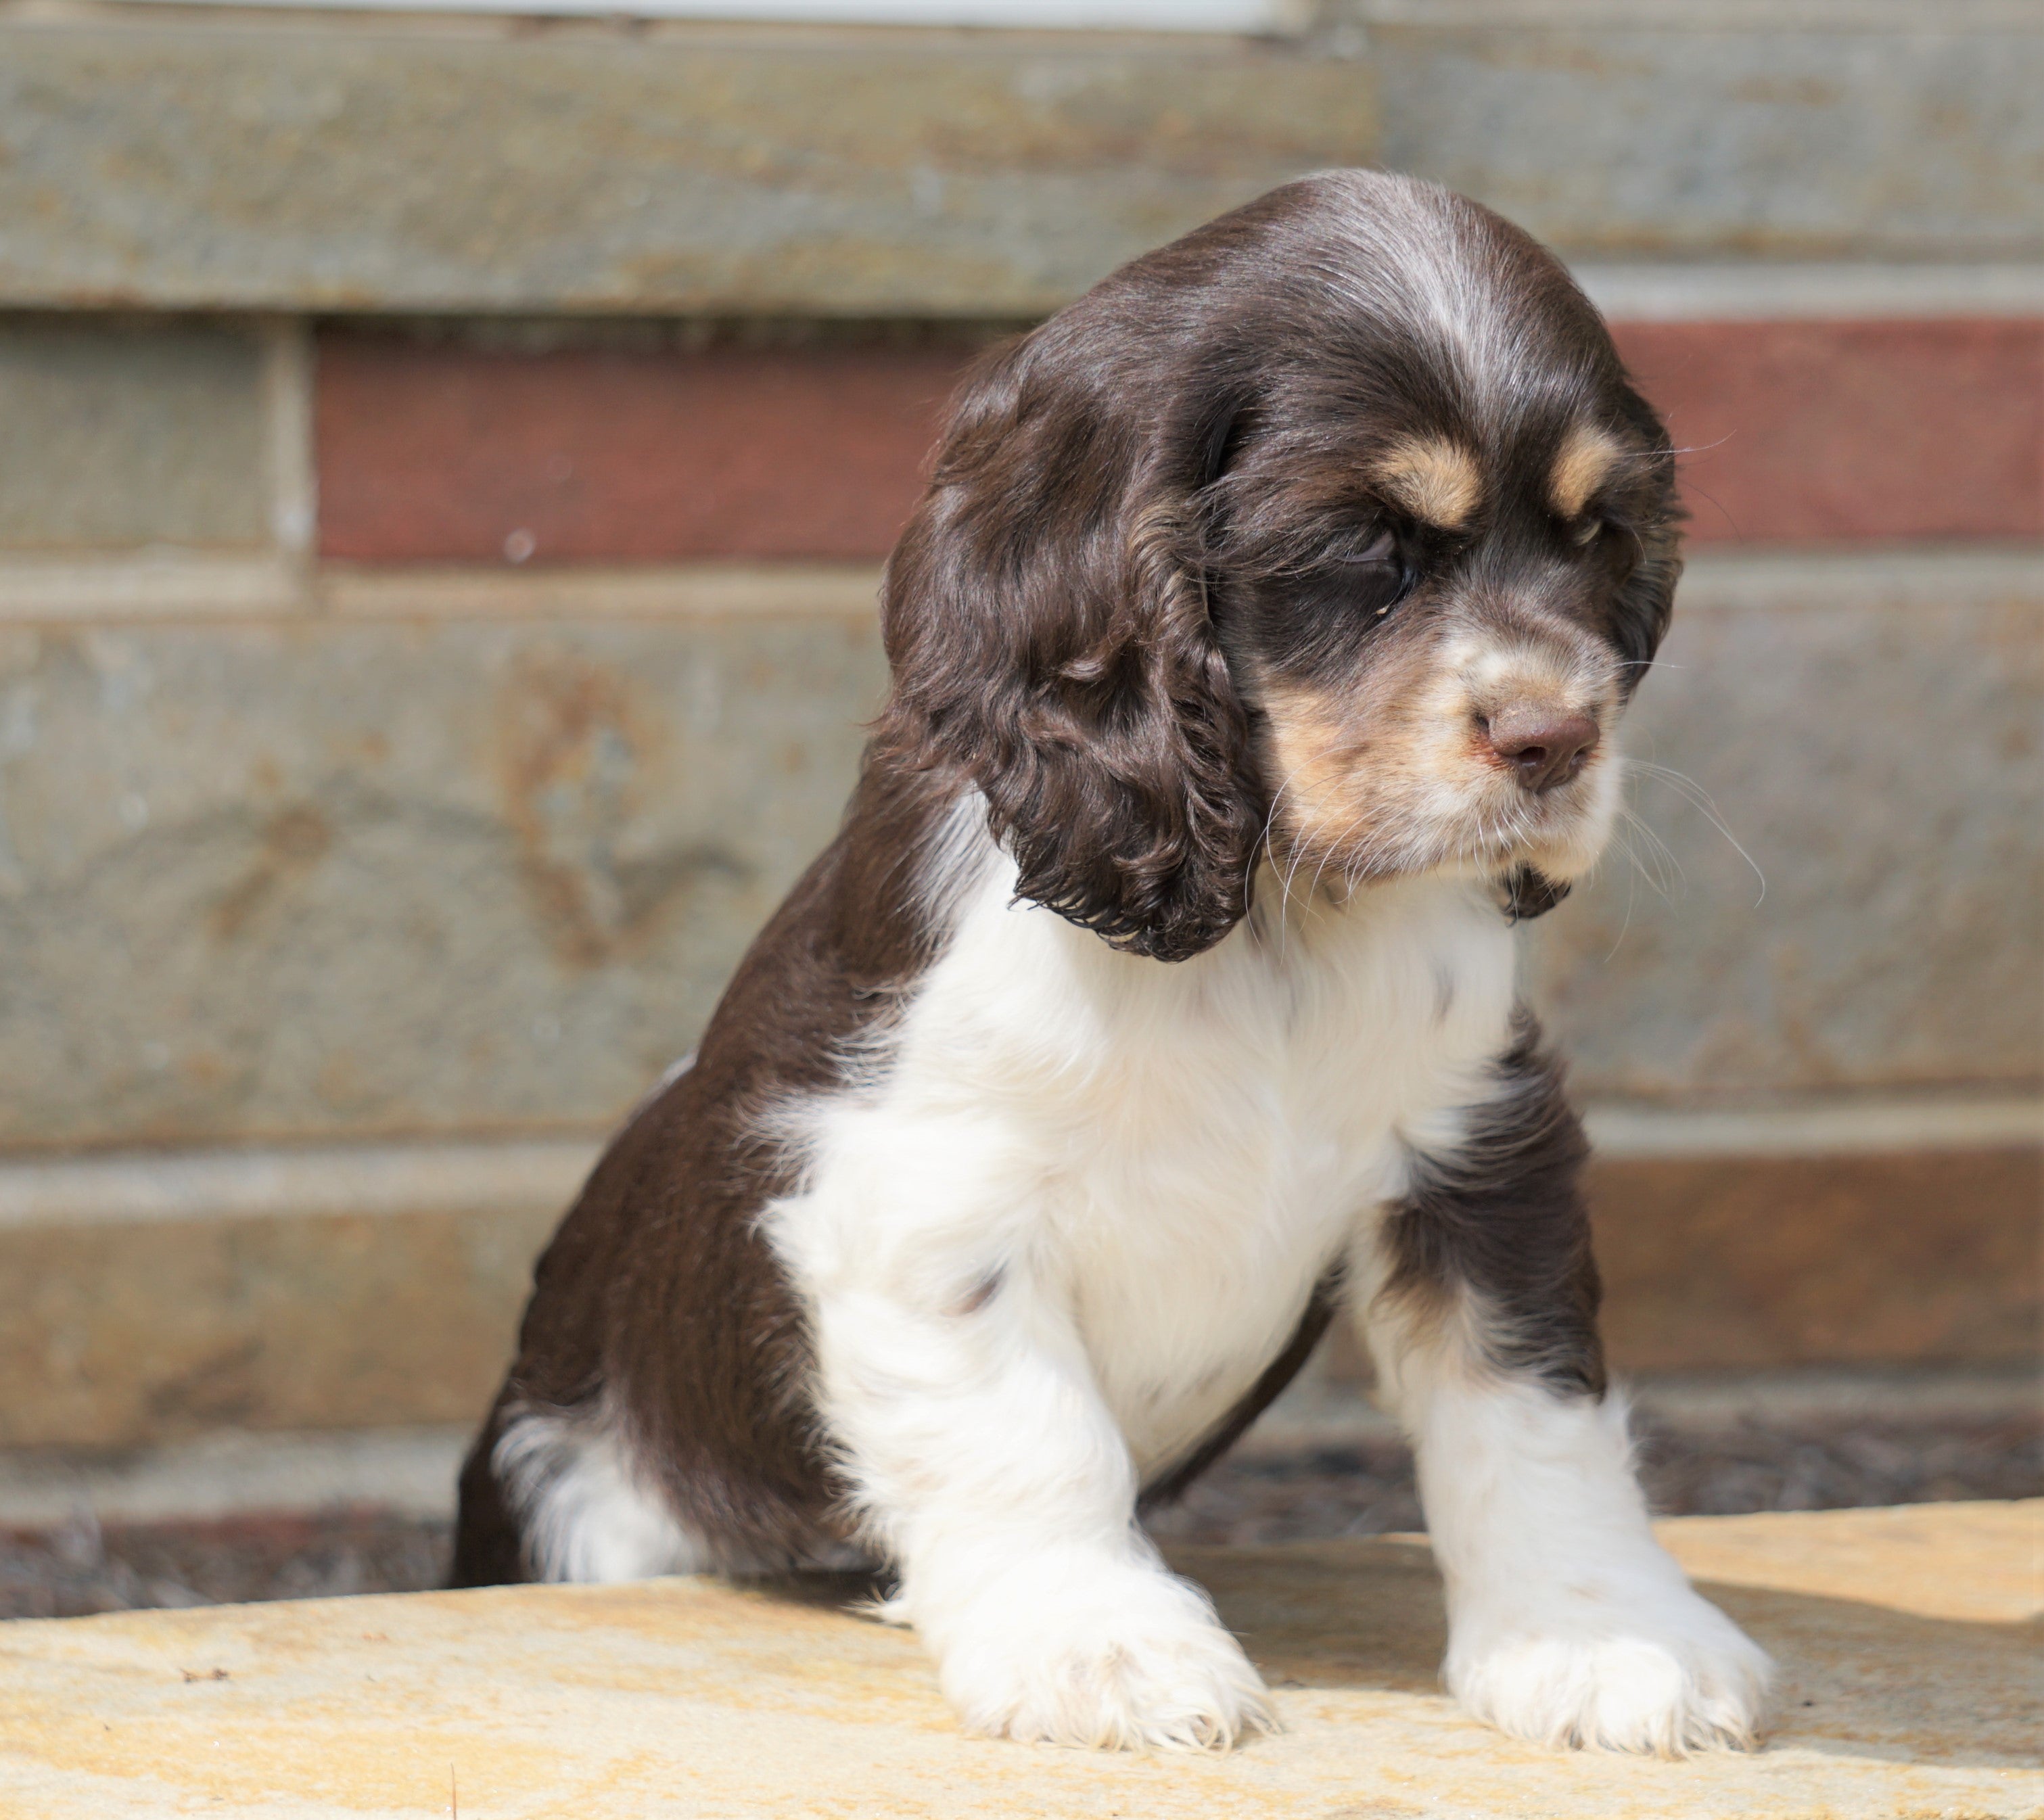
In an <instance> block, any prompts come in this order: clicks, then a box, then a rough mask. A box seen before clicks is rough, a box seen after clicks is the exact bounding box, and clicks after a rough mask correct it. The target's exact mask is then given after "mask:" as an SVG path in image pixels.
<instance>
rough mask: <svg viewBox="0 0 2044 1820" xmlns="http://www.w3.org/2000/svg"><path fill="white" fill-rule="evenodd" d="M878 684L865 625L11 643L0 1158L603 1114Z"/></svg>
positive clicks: (733, 956)
mask: <svg viewBox="0 0 2044 1820" xmlns="http://www.w3.org/2000/svg"><path fill="white" fill-rule="evenodd" d="M881 685H882V662H881V656H880V652H879V648H878V632H877V630H876V628H874V624H873V623H872V621H871V620H870V618H868V617H865V616H859V617H847V616H827V617H823V618H802V617H800V616H796V617H789V618H778V617H770V616H738V617H732V618H699V619H693V620H683V621H680V622H675V621H667V622H662V621H659V620H647V621H607V622H601V623H596V624H578V623H573V622H562V621H549V620H537V621H534V620H506V621H503V622H498V623H490V622H484V621H478V620H455V621H419V620H398V619H390V620H375V621H362V622H356V623H349V624H340V623H334V622H327V623H324V624H310V623H307V624H298V625H287V624H259V625H239V626H237V625H231V624H218V625H211V626H206V625H193V626H184V627H171V628H156V627H147V626H133V627H127V628H110V627H94V628H38V629H33V630H29V629H17V630H15V631H13V632H0V1145H5V1146H16V1147H18V1146H60V1145H79V1144H94V1143H107V1142H121V1143H136V1142H143V1143H149V1142H192V1141H195V1140H206V1139H211V1138H219V1137H232V1138H235V1139H237V1140H240V1141H247V1140H250V1139H255V1138H265V1137H273V1138H274V1137H282V1136H305V1135H323V1134H329V1133H340V1132H345V1133H348V1134H352V1135H367V1134H391V1133H421V1132H428V1133H430V1132H436V1131H448V1130H451V1129H460V1130H468V1131H501V1130H503V1129H504V1128H505V1127H511V1126H518V1127H527V1126H531V1127H542V1128H552V1129H555V1130H563V1129H566V1130H570V1131H594V1130H595V1129H596V1128H597V1127H605V1126H607V1125H608V1124H609V1123H610V1122H611V1121H613V1119H615V1118H616V1117H617V1115H619V1114H620V1113H621V1112H622V1111H623V1110H624V1108H625V1107H627V1106H628V1105H629V1104H631V1102H632V1100H634V1099H635V1098H636V1096H638V1094H639V1093H640V1092H641V1091H642V1090H643V1089H644V1087H645V1085H646V1084H647V1082H648V1081H651V1079H652V1078H653V1077H655V1075H657V1074H658V1073H659V1072H660V1071H661V1069H663V1068H664V1067H666V1066H667V1064H668V1063H669V1062H671V1061H672V1060H673V1059H674V1058H675V1057H676V1056H678V1055H679V1054H682V1053H683V1052H684V1051H685V1050H687V1049H688V1048H689V1047H690V1045H691V1044H692V1043H693V1042H694V1039H695V1035H696V1033H697V1031H698V1030H699V1029H700V1027H701V1023H702V1021H703V1019H705V1017H706V1016H708V1014H709V1010H710V1008H711V1006H712V1005H713V1004H714V1002H715V1001H716V999H717V996H718V994H719V993H720V992H721V991H722V989H723V987H724V981H725V980H726V978H727V977H728V974H729V973H730V971H731V970H732V967H733V966H735V965H736V962H737V959H738V958H739V956H740V954H741V953H742V952H743V949H744V947H745V945H746V944H747V942H748V941H749V940H750V939H751V936H752V934H753V932H754V931H755V929H756V928H757V927H758V926H759V924H760V923H762V922H763V921H764V920H765V919H766V917H767V914H768V913H769V912H770V911H771V910H772V908H774V904H776V903H778V900H780V898H781V897H782V894H783V893H785V892H786V889H787V888H788V886H789V885H790V884H791V883H792V882H793V879H794V878H795V877H796V876H797V874H798V873H799V872H800V871H801V869H802V868H803V867H804V866H806V865H807V864H808V863H809V861H810V860H811V859H812V858H813V857H814V856H815V855H816V853H817V852H818V851H819V850H820V849H821V848H822V847H823V846H824V844H825V843H826V842H827V841H828V839H829V838H830V835H831V834H832V831H833V830H834V829H835V827H836V824H837V822H838V820H839V816H840V812H841V811H842V808H843V801H844V798H845V796H846V793H847V790H848V789H849V787H850V785H851V779H852V776H853V774H854V771H855V767H856V763H857V759H858V754H859V747H860V744H861V739H862V735H861V733H860V731H859V727H860V723H861V721H862V720H863V719H864V718H865V717H866V716H868V715H870V713H871V712H872V711H873V710H874V708H875V707H876V706H877V705H878V701H879V696H880V690H881Z"/></svg>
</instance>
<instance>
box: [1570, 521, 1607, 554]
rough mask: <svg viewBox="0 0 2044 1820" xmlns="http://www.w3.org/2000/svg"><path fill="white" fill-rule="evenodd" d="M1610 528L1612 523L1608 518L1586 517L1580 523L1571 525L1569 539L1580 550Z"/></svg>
mask: <svg viewBox="0 0 2044 1820" xmlns="http://www.w3.org/2000/svg"><path fill="white" fill-rule="evenodd" d="M1610 528H1611V524H1610V522H1609V520H1606V519H1602V518H1585V519H1584V520H1582V521H1581V523H1580V524H1572V525H1570V526H1569V542H1570V543H1573V544H1574V545H1575V547H1577V549H1578V550H1581V549H1583V548H1585V547H1587V546H1588V545H1589V544H1592V543H1595V542H1596V540H1597V539H1599V538H1600V537H1601V536H1603V535H1604V533H1605V532H1607V531H1608V530H1609V529H1610Z"/></svg>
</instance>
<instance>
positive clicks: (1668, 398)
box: [1618, 321, 2044, 544]
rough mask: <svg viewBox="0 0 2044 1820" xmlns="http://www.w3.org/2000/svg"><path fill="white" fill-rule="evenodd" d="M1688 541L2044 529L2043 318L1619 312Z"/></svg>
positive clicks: (1897, 537) (2020, 533) (1863, 538)
mask: <svg viewBox="0 0 2044 1820" xmlns="http://www.w3.org/2000/svg"><path fill="white" fill-rule="evenodd" d="M1618 344H1619V352H1620V353H1621V354H1622V355H1623V356H1624V358H1625V361H1626V363H1627V366H1628V367H1631V369H1632V371H1633V374H1634V375H1635V378H1637V380H1638V382H1639V386H1640V389H1641V390H1642V391H1643V392H1644V393H1645V394H1646V396H1647V397H1649V398H1650V399H1652V400H1653V401H1654V404H1655V405H1658V407H1659V409H1660V410H1661V412H1662V415H1663V416H1664V417H1666V420H1667V422H1668V428H1669V432H1670V433H1671V434H1672V435H1673V437H1674V440H1675V444H1676V446H1677V447H1678V448H1681V449H1685V450H1688V451H1692V452H1690V453H1688V454H1685V455H1683V456H1682V457H1681V463H1680V465H1681V473H1682V481H1683V494H1684V501H1685V504H1686V505H1688V507H1689V513H1690V522H1689V537H1690V539H1691V541H1692V543H1821V542H1826V541H1831V542H1850V543H1862V544H1864V543H1908V542H1911V541H1914V542H1918V543H1924V542H1935V541H1938V540H1941V539H1965V538H1987V539H1992V538H2001V539H2018V538H2031V539H2034V538H2037V537H2039V536H2044V323H2038V322H2034V321H2032V322H2023V321H2000V322H1968V321H1942V322H1741V323H1727V322H1693V323H1632V324H1620V325H1619V328H1618Z"/></svg>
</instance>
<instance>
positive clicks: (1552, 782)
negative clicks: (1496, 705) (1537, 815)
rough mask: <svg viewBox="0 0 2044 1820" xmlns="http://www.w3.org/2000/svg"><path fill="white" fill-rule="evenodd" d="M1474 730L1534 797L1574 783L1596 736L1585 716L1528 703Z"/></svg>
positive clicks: (1520, 703)
mask: <svg viewBox="0 0 2044 1820" xmlns="http://www.w3.org/2000/svg"><path fill="white" fill-rule="evenodd" d="M1477 725H1478V726H1479V727H1480V728H1481V729H1482V731H1483V735H1484V737H1485V739H1487V740H1488V741H1489V743H1490V749H1491V751H1493V752H1494V753H1496V755H1497V757H1498V758H1499V760H1500V762H1502V763H1503V764H1504V766H1505V768H1506V769H1507V770H1509V771H1511V772H1512V774H1514V775H1515V776H1516V778H1518V780H1519V781H1520V785H1522V786H1523V788H1525V789H1527V790H1529V791H1531V793H1533V794H1534V795H1535V796H1538V795H1540V794H1541V793H1543V792H1545V791H1547V790H1551V789H1555V788H1557V787H1558V785H1562V784H1566V783H1569V782H1571V781H1573V780H1574V778H1576V777H1577V775H1579V774H1581V770H1582V768H1583V766H1585V764H1587V763H1588V762H1589V756H1590V754H1591V753H1593V752H1594V751H1596V745H1597V740H1598V739H1599V738H1600V731H1599V728H1598V727H1597V724H1596V721H1594V720H1592V719H1591V718H1590V716H1589V715H1587V714H1580V713H1575V714H1572V713H1568V712H1565V711H1563V710H1562V708H1558V707H1557V706H1555V705H1552V704H1548V703H1543V702H1539V701H1513V702H1510V703H1508V704H1507V705H1505V706H1504V708H1500V710H1499V711H1498V712H1496V713H1495V714H1493V715H1491V716H1489V717H1488V718H1483V717H1479V719H1478V721H1477Z"/></svg>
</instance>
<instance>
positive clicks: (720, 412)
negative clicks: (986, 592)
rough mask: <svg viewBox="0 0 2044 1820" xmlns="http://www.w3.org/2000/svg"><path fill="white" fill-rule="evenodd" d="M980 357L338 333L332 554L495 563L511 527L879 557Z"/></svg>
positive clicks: (539, 533)
mask: <svg viewBox="0 0 2044 1820" xmlns="http://www.w3.org/2000/svg"><path fill="white" fill-rule="evenodd" d="M968 358H969V356H968V355H966V353H965V352H964V351H961V350H959V349H957V348H942V349H928V348H889V347H851V348H844V347H837V348H797V349H790V348H782V349H744V348H717V349H712V350H709V351H704V352H701V353H643V352H624V351H601V350H591V349H575V350H567V351H552V352H545V353H535V354H521V353H505V352H498V351H477V350H474V349H471V348H460V347H446V346H444V345H435V344H431V343H425V342H419V341H414V340H407V339H402V338H399V337H397V336H375V335H362V334H356V333H344V334H334V335H330V336H326V337H325V338H323V339H322V340H321V344H320V351H319V372H318V388H317V428H316V442H317V459H318V463H319V493H320V536H319V546H320V551H321V554H322V555H326V556H330V557H338V558H344V559H351V560H354V561H358V562H467V563H490V562H501V561H504V560H505V557H506V554H507V545H509V548H511V549H513V550H515V549H518V548H520V547H528V550H529V555H530V558H531V559H534V560H537V561H540V562H621V563H635V562H676V561H685V560H688V559H705V558H718V557H723V558H776V557H786V558H803V557H808V558H818V559H824V558H857V557H878V556H881V555H885V554H886V551H887V550H888V548H889V547H890V546H891V545H892V543H893V541H894V539H895V537H896V536H897V533H898V532H900V530H901V526H902V524H903V523H904V522H905V520H906V519H907V517H908V516H909V512H910V510H911V509H913V506H914V505H915V502H916V498H917V497H918V495H919V494H920V490H921V486H922V474H923V467H924V461H925V459H926V458H927V457H928V452H929V449H930V445H931V443H932V440H933V438H934V436H935V435H936V427H937V424H938V420H939V416H940V414H941V411H942V407H943V402H944V400H945V398H946V397H947V395H948V394H949V392H950V390H951V386H952V385H953V383H954V382H955V380H956V378H957V376H958V374H959V371H961V370H962V367H963V365H964V363H965V362H966V359H968ZM513 539H516V541H515V542H513V541H512V540H513ZM528 540H529V543H528Z"/></svg>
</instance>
